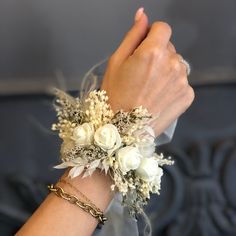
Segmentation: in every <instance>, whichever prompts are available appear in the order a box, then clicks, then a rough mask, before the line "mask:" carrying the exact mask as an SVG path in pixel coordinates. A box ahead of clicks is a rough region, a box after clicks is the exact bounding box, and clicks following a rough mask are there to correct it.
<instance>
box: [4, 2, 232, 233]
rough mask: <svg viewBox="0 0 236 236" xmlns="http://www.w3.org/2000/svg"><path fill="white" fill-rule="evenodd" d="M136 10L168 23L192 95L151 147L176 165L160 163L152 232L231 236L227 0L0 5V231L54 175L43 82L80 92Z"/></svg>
mask: <svg viewBox="0 0 236 236" xmlns="http://www.w3.org/2000/svg"><path fill="white" fill-rule="evenodd" d="M140 6H143V7H144V8H145V12H146V13H147V14H148V16H149V19H150V23H151V22H153V21H157V20H161V21H166V22H168V23H169V24H170V25H171V26H172V28H173V36H172V41H173V43H174V44H175V46H176V48H177V51H178V52H179V53H180V54H182V55H183V56H184V57H185V59H186V60H188V61H189V62H190V64H191V66H192V74H191V76H190V78H189V79H190V83H191V84H192V85H193V87H194V89H195V92H196V99H195V101H194V103H193V105H192V107H191V108H190V109H189V110H188V111H187V112H186V113H185V114H184V115H183V116H182V117H181V118H180V119H179V121H178V126H177V129H176V133H175V136H174V138H173V141H172V143H171V144H168V145H165V146H163V147H161V148H160V149H159V150H161V151H164V152H165V153H169V154H170V155H171V156H172V157H173V159H175V160H176V165H175V166H174V167H170V168H166V169H165V171H166V175H165V177H164V181H163V188H162V194H161V196H159V197H156V196H153V197H152V200H151V203H150V205H149V206H148V208H147V209H146V210H147V212H148V214H149V216H150V218H151V219H152V223H153V227H154V233H153V235H168V236H169V235H171V236H172V235H175V236H178V235H181V236H182V235H186V236H188V235H193V236H195V235H196V236H208V235H209V236H218V235H219V236H220V235H221V236H222V235H223V236H235V235H236V186H235V183H234V179H235V178H236V139H235V137H236V46H235V44H236V14H235V12H236V2H235V1H234V0H225V1H213V0H204V1H203V0H199V1H196V0H195V1H193V0H188V1H186V0H185V1H184V0H158V1H157V0H156V1H154V0H146V1H137V0H135V1H134V0H130V1H125V0H119V1H116V0H109V1H108V0H97V1H92V0H86V1H80V0H77V1H74V0H67V1H63V0H51V1H45V0H41V1H35V0H23V1H16V0H1V1H0V161H1V165H0V188H1V191H0V235H3V236H7V235H13V234H14V232H15V231H16V230H17V229H18V228H19V227H20V226H21V225H22V224H23V223H24V222H25V220H26V219H27V218H28V217H29V216H30V215H31V214H32V212H33V211H34V210H35V209H36V208H37V206H38V204H39V203H40V202H41V201H42V199H43V198H44V197H45V195H46V194H47V190H46V188H45V185H46V183H49V182H52V181H54V180H55V179H56V178H57V177H58V175H59V173H58V172H57V171H54V170H53V168H52V166H53V165H55V163H57V162H58V160H59V144H60V143H59V140H58V138H57V136H56V135H54V134H53V133H52V132H51V131H50V126H51V123H52V122H53V121H55V113H54V111H53V108H52V105H51V104H52V101H53V98H52V97H51V96H50V95H48V88H49V87H51V86H56V87H60V88H66V89H68V90H76V89H79V87H80V83H81V80H82V77H83V75H84V74H85V73H86V72H87V71H88V70H89V69H90V68H91V67H92V66H93V65H94V64H96V63H97V62H98V61H100V60H102V59H104V58H106V57H108V56H109V55H111V53H112V52H113V51H114V50H115V49H116V48H117V46H118V45H119V43H120V41H121V39H122V38H123V37H124V35H125V33H126V32H127V30H128V29H129V28H130V26H131V25H132V23H133V17H134V14H135V11H136V10H137V9H138V8H139V7H140ZM100 75H101V76H102V72H101V74H100ZM62 77H63V78H64V79H62Z"/></svg>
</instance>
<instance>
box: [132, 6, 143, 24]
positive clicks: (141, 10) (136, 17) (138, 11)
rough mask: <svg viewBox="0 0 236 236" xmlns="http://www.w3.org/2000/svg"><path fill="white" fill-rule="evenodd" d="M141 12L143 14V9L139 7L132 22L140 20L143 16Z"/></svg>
mask: <svg viewBox="0 0 236 236" xmlns="http://www.w3.org/2000/svg"><path fill="white" fill-rule="evenodd" d="M143 12H144V8H143V7H140V8H139V9H138V10H137V12H136V14H135V17H134V21H135V22H136V21H138V20H139V19H140V18H141V16H142V15H143Z"/></svg>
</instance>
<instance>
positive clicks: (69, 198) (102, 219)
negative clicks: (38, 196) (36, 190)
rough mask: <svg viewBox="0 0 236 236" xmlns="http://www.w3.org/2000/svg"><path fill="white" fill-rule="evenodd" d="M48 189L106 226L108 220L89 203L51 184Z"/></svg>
mask: <svg viewBox="0 0 236 236" xmlns="http://www.w3.org/2000/svg"><path fill="white" fill-rule="evenodd" d="M48 189H49V191H50V192H52V193H54V194H56V195H57V196H58V197H60V198H62V199H64V200H66V201H68V202H69V203H71V204H74V205H77V206H78V207H80V208H81V209H82V210H84V211H85V212H87V213H89V214H90V215H92V216H93V217H94V218H96V219H97V220H98V221H99V223H100V224H103V225H104V223H105V221H106V220H107V218H106V217H105V216H104V214H103V212H102V211H100V210H97V209H95V208H94V207H93V206H92V205H91V204H89V203H85V202H82V201H81V200H80V199H79V198H77V197H76V196H75V195H72V194H69V193H67V192H65V191H64V189H63V188H62V187H60V186H56V185H54V184H51V185H49V186H48Z"/></svg>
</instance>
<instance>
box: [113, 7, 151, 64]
mask: <svg viewBox="0 0 236 236" xmlns="http://www.w3.org/2000/svg"><path fill="white" fill-rule="evenodd" d="M139 10H140V9H139ZM139 10H138V11H139ZM137 13H138V12H137ZM137 13H136V16H137ZM147 32H148V17H147V15H146V14H145V13H144V12H141V13H140V12H139V17H138V19H136V22H135V24H134V25H133V26H132V28H131V29H130V31H129V32H128V33H127V34H126V36H125V38H124V40H123V41H122V43H121V44H120V46H119V47H118V49H117V50H116V52H115V53H114V54H115V55H116V58H117V59H118V60H119V61H121V62H122V61H124V60H125V59H127V58H128V57H129V56H130V55H132V54H133V52H134V51H135V49H136V48H137V47H138V46H139V44H140V43H141V42H142V41H143V39H144V38H145V37H146V35H147Z"/></svg>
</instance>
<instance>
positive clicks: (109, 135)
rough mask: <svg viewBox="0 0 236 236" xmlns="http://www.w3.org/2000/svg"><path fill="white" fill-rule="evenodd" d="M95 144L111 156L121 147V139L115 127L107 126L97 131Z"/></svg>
mask: <svg viewBox="0 0 236 236" xmlns="http://www.w3.org/2000/svg"><path fill="white" fill-rule="evenodd" d="M94 142H95V144H96V145H98V146H99V147H100V148H102V149H103V150H105V151H107V152H108V154H111V153H112V152H113V151H115V150H116V149H118V148H119V147H120V146H121V137H120V134H119V132H118V130H117V128H116V127H115V126H114V125H112V124H106V125H104V126H102V127H100V128H98V129H97V130H96V132H95V134H94Z"/></svg>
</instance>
